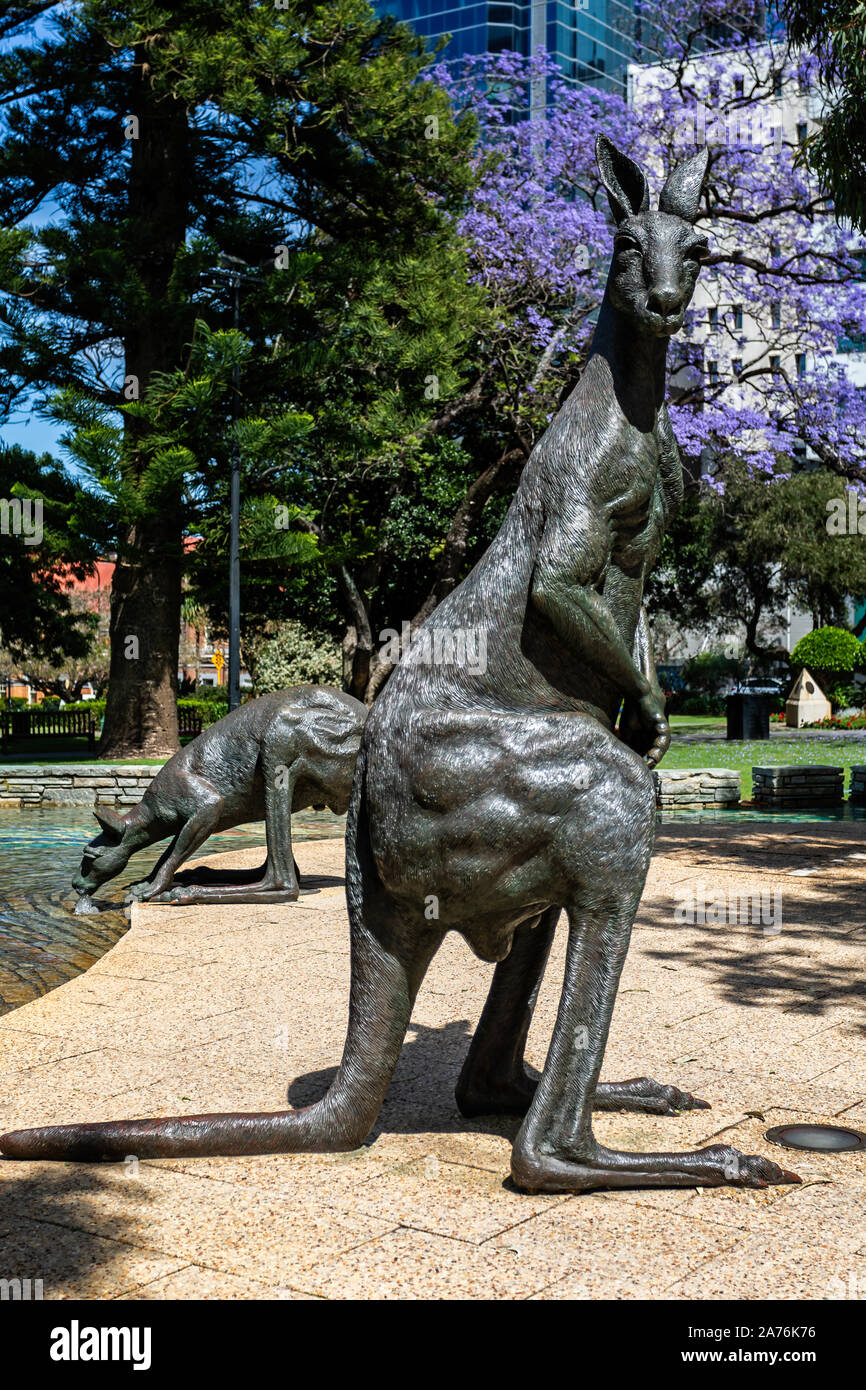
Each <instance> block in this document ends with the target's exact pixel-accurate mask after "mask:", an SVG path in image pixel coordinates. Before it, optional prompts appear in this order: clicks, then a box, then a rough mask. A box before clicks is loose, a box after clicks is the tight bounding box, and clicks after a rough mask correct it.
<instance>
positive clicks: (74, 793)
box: [0, 763, 159, 808]
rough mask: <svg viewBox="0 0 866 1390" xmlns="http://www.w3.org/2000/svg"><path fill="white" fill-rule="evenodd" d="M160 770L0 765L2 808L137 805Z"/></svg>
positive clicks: (145, 768)
mask: <svg viewBox="0 0 866 1390" xmlns="http://www.w3.org/2000/svg"><path fill="white" fill-rule="evenodd" d="M157 772H159V768H158V767H148V766H146V765H145V764H127V765H124V766H113V765H112V764H111V763H106V764H105V765H102V764H100V765H98V766H96V765H94V766H75V765H73V764H72V763H46V764H44V765H43V766H41V767H34V766H30V765H28V766H24V765H22V764H20V763H16V764H14V765H11V764H7V765H6V766H5V767H4V766H2V765H0V808H2V807H4V806H9V807H16V806H97V805H108V806H114V805H122V806H133V805H135V804H136V802H138V801H140V800H141V798H142V797H143V796H144V793H145V792H146V791H147V788H148V787H149V786H150V784H151V782H152V781H153V779H154V777H155V776H156V774H157Z"/></svg>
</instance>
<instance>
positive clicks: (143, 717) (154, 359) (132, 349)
mask: <svg viewBox="0 0 866 1390" xmlns="http://www.w3.org/2000/svg"><path fill="white" fill-rule="evenodd" d="M146 59H147V54H146V52H145V50H144V49H139V50H138V52H137V54H136V60H137V61H136V64H135V66H134V67H133V69H132V71H131V76H130V84H131V89H130V112H131V114H132V115H134V116H135V118H136V119H137V126H136V127H135V131H134V135H133V138H132V139H131V142H130V151H131V163H130V175H129V229H128V232H127V237H126V247H127V249H126V252H125V254H126V255H127V256H128V259H129V263H130V292H131V293H133V294H134V297H135V302H136V307H135V311H134V312H133V313H131V314H130V318H129V321H128V324H127V327H126V329H125V334H124V349H125V362H126V368H125V375H126V382H127V384H128V386H129V391H130V392H131V393H132V394H131V395H130V397H129V398H130V399H136V398H143V397H144V395H145V393H146V391H147V387H148V384H149V382H150V380H151V377H152V375H153V373H154V372H156V371H170V370H171V369H172V368H173V367H175V366H176V365H177V363H178V361H179V360H180V354H181V350H182V345H183V342H184V340H185V338H186V337H187V335H188V329H189V324H188V322H187V317H186V313H185V311H184V309H183V307H182V306H180V305H178V304H177V301H176V300H175V298H174V296H173V294H172V291H171V278H172V274H173V271H174V268H175V263H176V260H177V256H178V252H179V251H180V250H181V248H182V247H183V246H184V242H185V238H186V229H187V222H188V216H189V208H188V199H189V192H190V190H191V188H192V187H193V176H192V168H191V155H190V148H189V131H188V126H187V117H186V112H185V110H184V108H183V106H182V105H181V104H180V103H179V102H176V101H174V100H171V99H162V100H156V98H155V96H154V92H153V89H152V87H151V83H150V69H149V67H148V64H147V61H146ZM130 379H132V381H131V382H130ZM143 428H146V426H143V425H142V423H141V422H139V421H137V420H135V419H134V418H132V417H130V416H127V417H126V418H125V421H124V450H123V453H124V458H123V464H122V466H123V469H124V472H125V474H126V477H127V480H128V481H130V482H131V483H133V485H135V484H136V483H137V482H138V481H139V480H140V479H141V478H142V476H143V473H144V471H145V469H146V467H147V455H146V452H145V450H144V449H143V448H142V430H143ZM182 557H183V512H182V507H181V499H180V494H179V489H178V492H177V493H176V494H175V495H172V494H171V493H170V492H169V493H165V492H164V493H163V494H162V496H161V498H160V503H159V504H158V505H154V504H151V505H149V508H148V512H147V514H146V515H145V516H144V517H143V518H142V520H141V521H136V522H135V523H134V524H133V525H131V526H130V527H129V528H128V530H127V533H126V535H125V537H124V538H123V543H122V545H121V546H120V548H119V551H118V556H117V564H116V566H115V570H114V579H113V582H112V591H111V620H110V625H109V633H110V638H111V669H110V675H109V682H108V696H107V703H106V710H105V724H104V728H103V735H102V741H101V743H100V747H99V751H100V756H101V757H113V758H118V757H140V756H144V755H146V756H149V757H162V756H167V755H170V754H171V753H174V752H176V751H177V749H178V748H179V746H180V744H179V741H178V733H177V663H178V654H179V641H180V609H181V581H182V572H183V566H182Z"/></svg>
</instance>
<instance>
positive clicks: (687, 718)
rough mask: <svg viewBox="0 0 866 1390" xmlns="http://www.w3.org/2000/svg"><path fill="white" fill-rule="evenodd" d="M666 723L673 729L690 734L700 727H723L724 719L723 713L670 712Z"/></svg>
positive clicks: (698, 730)
mask: <svg viewBox="0 0 866 1390" xmlns="http://www.w3.org/2000/svg"><path fill="white" fill-rule="evenodd" d="M668 723H669V724H670V726H671V728H672V729H674V730H676V729H679V730H680V732H681V733H684V734H691V733H695V732H700V730H701V729H724V728H725V724H726V721H725V716H724V715H723V714H672V715H671V717H670V719H669V720H668Z"/></svg>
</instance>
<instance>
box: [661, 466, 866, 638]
mask: <svg viewBox="0 0 866 1390" xmlns="http://www.w3.org/2000/svg"><path fill="white" fill-rule="evenodd" d="M720 463H721V476H722V480H723V484H724V490H723V492H721V493H716V492H712V491H709V490H706V491H703V490H701V489H700V488H699V487H698V486H696V485H694V484H693V485H691V486H690V487H689V488H688V490H687V493H686V497H685V501H684V503H683V506H682V508H681V510H680V512H679V513H678V514H677V516H676V517H675V518H674V519H673V522H672V525H671V527H670V529H669V531H668V533H667V535H666V536H665V538H664V541H663V545H662V550H661V555H660V558H659V563H658V565H657V567H656V570H655V572H654V573H653V574H651V576H650V578H649V583H648V585H647V603H648V607H649V611H650V614H651V615H652V613H661V614H664V615H665V616H667V617H669V618H671V619H672V620H673V621H675V622H676V623H677V624H678V625H679V626H682V627H692V628H696V629H698V630H699V631H704V632H711V631H713V630H714V629H717V628H719V627H721V628H722V629H723V630H724V629H725V628H729V629H733V630H736V629H737V628H738V627H739V628H741V629H743V630H744V638H745V648H746V651H747V652H748V654H749V655H750V656H751V657H752V658H755V659H757V661H758V663H759V664H765V663H766V661H767V660H769V659H775V658H777V657H778V658H781V657H782V656H783V655H784V653H783V652H781V650H774V649H772V648H768V647H767V646H766V645H765V644H764V641H763V639H762V633H763V632H764V631H766V629H767V628H772V627H773V626H776V627H777V628H778V627H779V626H781V622H782V618H783V615H784V611H785V606H786V604H787V602H788V601H789V600H790V599H793V601H794V602H795V603H796V604H798V605H799V606H800V607H802V608H804V609H806V611H807V612H810V613H811V614H812V616H813V621H814V622H815V625H816V627H820V626H824V625H827V624H829V623H836V622H838V621H840V620H844V615H845V612H846V607H847V602H848V599H849V598H850V597H853V598H855V599H859V598H860V597H862V596H863V595H864V594H866V547H864V546H863V544H862V538H860V537H858V536H847V535H846V536H836V535H831V534H829V533H828V531H827V527H826V521H827V503H828V501H829V500H830V499H831V498H837V497H839V496H840V493H841V491H842V486H843V485H842V483H841V481H840V479H839V477H838V476H837V475H835V474H832V473H829V472H827V471H826V470H823V469H816V470H814V471H809V472H805V471H804V472H800V473H795V474H792V475H788V470H789V469H790V461H789V460H788V459H785V458H780V459H779V464H778V468H779V472H778V474H776V475H773V474H770V475H768V476H765V475H757V476H753V475H751V474H750V473H749V471H748V469H747V468H746V466H745V464H744V463H743V461H742V460H740V459H737V458H735V457H729V458H727V459H724V460H721V461H720Z"/></svg>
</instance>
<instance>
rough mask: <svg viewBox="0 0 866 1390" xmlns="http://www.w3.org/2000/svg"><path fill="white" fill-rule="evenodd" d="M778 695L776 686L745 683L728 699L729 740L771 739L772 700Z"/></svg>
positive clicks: (759, 682)
mask: <svg viewBox="0 0 866 1390" xmlns="http://www.w3.org/2000/svg"><path fill="white" fill-rule="evenodd" d="M777 694H778V690H777V688H776V686H775V685H765V684H764V683H763V682H762V681H758V680H755V681H743V683H742V685H738V686H737V688H736V690H733V691H732V692H731V694H730V695H729V696H728V697H727V700H726V705H727V712H728V732H727V737H728V738H729V739H746V738H749V739H762V738H769V737H770V699H771V698H772V697H773V696H775V695H777Z"/></svg>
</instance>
